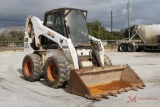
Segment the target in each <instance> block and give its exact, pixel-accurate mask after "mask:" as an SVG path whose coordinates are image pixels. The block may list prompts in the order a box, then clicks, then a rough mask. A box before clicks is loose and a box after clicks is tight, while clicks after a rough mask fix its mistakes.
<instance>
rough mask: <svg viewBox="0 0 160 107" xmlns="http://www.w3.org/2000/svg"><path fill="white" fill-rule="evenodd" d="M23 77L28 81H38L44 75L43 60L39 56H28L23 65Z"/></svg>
mask: <svg viewBox="0 0 160 107" xmlns="http://www.w3.org/2000/svg"><path fill="white" fill-rule="evenodd" d="M22 71H23V75H24V77H25V79H26V80H28V81H31V82H33V81H38V80H40V79H41V77H42V75H43V69H42V60H41V57H40V56H39V55H37V54H30V55H26V56H25V57H24V59H23V65H22Z"/></svg>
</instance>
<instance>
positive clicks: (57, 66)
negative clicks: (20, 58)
mask: <svg viewBox="0 0 160 107" xmlns="http://www.w3.org/2000/svg"><path fill="white" fill-rule="evenodd" d="M69 72H70V67H69V63H68V61H67V60H66V58H65V57H62V56H61V57H56V58H54V57H49V58H48V59H47V60H46V63H45V66H44V77H45V80H46V82H47V83H48V85H49V86H50V87H53V88H60V87H64V86H66V85H67V82H68V79H69Z"/></svg>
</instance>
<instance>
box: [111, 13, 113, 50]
mask: <svg viewBox="0 0 160 107" xmlns="http://www.w3.org/2000/svg"><path fill="white" fill-rule="evenodd" d="M111 35H112V41H111V50H113V16H112V11H111Z"/></svg>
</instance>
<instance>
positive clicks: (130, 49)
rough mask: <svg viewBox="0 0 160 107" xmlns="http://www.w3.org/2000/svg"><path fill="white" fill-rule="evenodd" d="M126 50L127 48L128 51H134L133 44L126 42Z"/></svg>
mask: <svg viewBox="0 0 160 107" xmlns="http://www.w3.org/2000/svg"><path fill="white" fill-rule="evenodd" d="M127 50H128V52H135V51H136V47H135V46H134V45H133V44H128V45H127Z"/></svg>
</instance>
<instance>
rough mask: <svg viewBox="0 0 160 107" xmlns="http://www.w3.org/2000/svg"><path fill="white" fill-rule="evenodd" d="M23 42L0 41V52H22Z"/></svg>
mask: <svg viewBox="0 0 160 107" xmlns="http://www.w3.org/2000/svg"><path fill="white" fill-rule="evenodd" d="M23 46H24V44H23V42H22V41H20V42H15V41H0V51H9V50H12V51H23Z"/></svg>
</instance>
